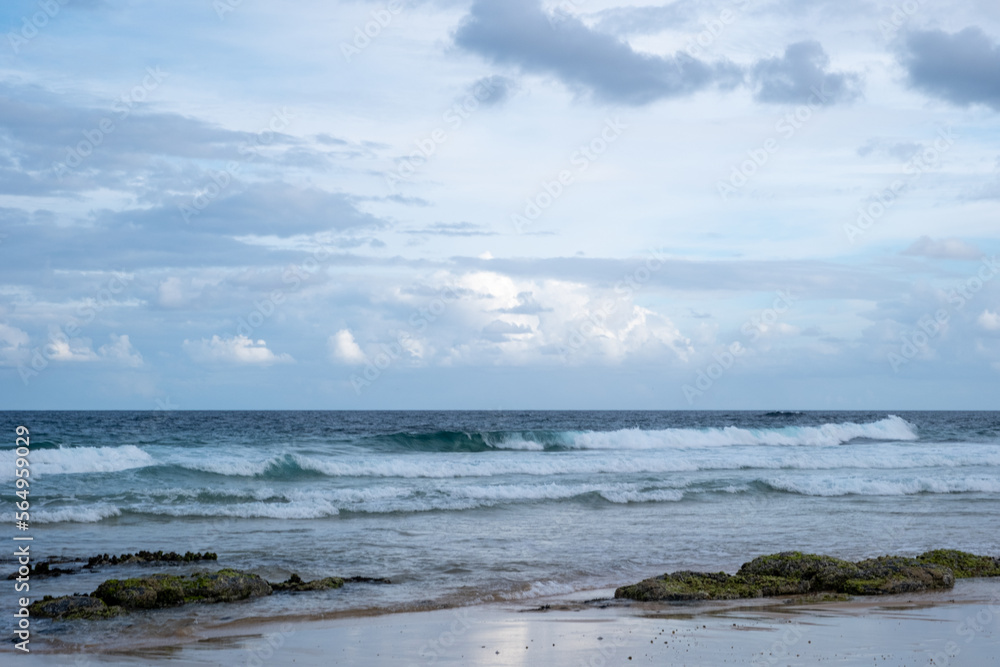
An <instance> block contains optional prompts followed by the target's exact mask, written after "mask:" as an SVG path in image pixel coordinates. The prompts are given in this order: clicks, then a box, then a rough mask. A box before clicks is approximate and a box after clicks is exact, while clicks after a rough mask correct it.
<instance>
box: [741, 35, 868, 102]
mask: <svg viewBox="0 0 1000 667" xmlns="http://www.w3.org/2000/svg"><path fill="white" fill-rule="evenodd" d="M829 66H830V58H829V56H827V55H826V52H825V51H824V50H823V46H822V45H821V44H820V43H819V42H816V41H804V42H796V43H795V44H789V45H788V47H787V48H786V49H785V54H784V55H783V56H782V57H780V58H767V59H764V60H761V61H760V62H758V63H757V64H756V65H754V66H753V68H752V70H751V78H752V81H753V85H754V89H755V90H754V98H755V99H756V100H757V101H758V102H768V103H772V104H804V103H810V104H814V105H823V106H826V105H831V104H836V103H838V102H850V101H851V100H854V99H856V98H857V97H858V96H859V95H860V94H861V93H860V87H861V76H860V75H858V74H853V73H848V72H828V71H826V70H827V68H828V67H829Z"/></svg>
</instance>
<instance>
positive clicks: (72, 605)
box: [28, 595, 125, 621]
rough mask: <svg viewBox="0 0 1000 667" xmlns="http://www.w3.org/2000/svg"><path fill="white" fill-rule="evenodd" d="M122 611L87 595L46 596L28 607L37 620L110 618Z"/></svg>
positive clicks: (122, 610) (122, 611)
mask: <svg viewBox="0 0 1000 667" xmlns="http://www.w3.org/2000/svg"><path fill="white" fill-rule="evenodd" d="M124 611H125V610H124V609H122V608H121V607H109V606H107V605H106V604H104V601H103V600H100V599H98V598H94V597H90V596H89V595H65V596H63V597H58V598H54V597H52V596H51V595H46V596H45V597H44V598H42V599H41V600H39V601H37V602H35V603H33V604H32V605H31V606H30V607H28V612H29V613H30V614H31V615H32V616H35V617H37V618H54V619H57V620H66V621H73V620H81V619H85V620H98V619H104V618H112V617H114V616H118V615H119V614H122V613H124Z"/></svg>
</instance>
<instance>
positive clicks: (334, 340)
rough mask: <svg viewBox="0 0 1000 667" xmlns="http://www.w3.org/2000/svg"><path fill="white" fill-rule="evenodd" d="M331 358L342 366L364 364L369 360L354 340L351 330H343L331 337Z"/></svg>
mask: <svg viewBox="0 0 1000 667" xmlns="http://www.w3.org/2000/svg"><path fill="white" fill-rule="evenodd" d="M329 345H330V356H331V357H332V358H333V360H334V361H336V362H339V363H342V364H363V363H365V361H367V360H368V358H367V357H366V356H365V353H364V352H363V351H362V350H361V348H360V347H359V346H358V344H357V342H355V340H354V335H353V334H352V333H351V331H350V329H341V330H340V331H338V332H337V333H335V334H334V335H332V336H330V340H329Z"/></svg>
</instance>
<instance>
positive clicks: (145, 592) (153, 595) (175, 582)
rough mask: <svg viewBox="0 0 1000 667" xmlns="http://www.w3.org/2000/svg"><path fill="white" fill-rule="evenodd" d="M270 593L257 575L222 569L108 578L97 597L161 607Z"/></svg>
mask: <svg viewBox="0 0 1000 667" xmlns="http://www.w3.org/2000/svg"><path fill="white" fill-rule="evenodd" d="M270 594H271V587H270V586H268V584H267V582H266V581H264V580H263V579H261V578H260V577H259V576H257V575H256V574H247V573H245V572H240V571H239V570H233V569H223V570H219V571H218V572H198V573H195V574H192V575H190V576H186V577H185V576H176V575H171V574H154V575H151V576H148V577H136V578H133V579H124V580H119V579H109V580H107V581H105V582H104V583H102V584H101V585H100V586H98V587H97V590H96V591H94V596H95V597H98V598H100V599H101V600H103V601H104V602H105V603H106V604H108V605H120V606H121V607H124V608H125V609H130V610H131V609H161V608H163V607H176V606H178V605H182V604H185V603H188V602H233V601H236V600H243V599H245V598H250V597H261V596H264V595H270Z"/></svg>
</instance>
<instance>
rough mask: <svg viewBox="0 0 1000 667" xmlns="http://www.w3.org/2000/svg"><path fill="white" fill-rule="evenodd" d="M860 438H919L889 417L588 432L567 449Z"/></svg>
mask: <svg viewBox="0 0 1000 667" xmlns="http://www.w3.org/2000/svg"><path fill="white" fill-rule="evenodd" d="M859 438H864V439H870V440H889V441H899V440H905V441H910V440H917V439H918V438H919V436H918V435H917V431H916V427H915V426H913V424H910V423H909V422H907V421H906V420H905V419H902V418H900V417H897V416H896V415H890V416H888V417H886V418H885V419H882V420H880V421H877V422H874V423H871V424H855V423H853V422H846V423H843V424H823V425H822V426H785V427H782V428H764V429H747V428H736V427H735V426H727V427H725V428H706V429H688V428H669V429H663V430H659V431H645V430H640V429H628V430H622V431H589V432H585V433H579V434H576V435H575V436H574V437H573V438H572V439H571V440H570V442H569V443H568V446H570V447H574V448H579V449H665V448H704V447H727V446H733V445H767V446H812V447H829V446H833V445H841V444H844V443H845V442H850V441H852V440H857V439H859Z"/></svg>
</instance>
